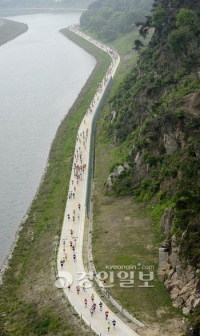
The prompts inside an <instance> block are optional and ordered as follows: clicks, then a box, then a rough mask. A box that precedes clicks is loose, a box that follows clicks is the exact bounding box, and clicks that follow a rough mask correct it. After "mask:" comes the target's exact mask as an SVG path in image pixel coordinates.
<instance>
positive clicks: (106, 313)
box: [105, 310, 109, 320]
mask: <svg viewBox="0 0 200 336" xmlns="http://www.w3.org/2000/svg"><path fill="white" fill-rule="evenodd" d="M108 314H109V312H108V311H107V310H106V311H105V318H106V320H107V319H108Z"/></svg>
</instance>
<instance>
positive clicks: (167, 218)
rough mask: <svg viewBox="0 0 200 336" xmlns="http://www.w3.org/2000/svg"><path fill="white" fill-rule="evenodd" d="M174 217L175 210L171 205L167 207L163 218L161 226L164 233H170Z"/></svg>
mask: <svg viewBox="0 0 200 336" xmlns="http://www.w3.org/2000/svg"><path fill="white" fill-rule="evenodd" d="M173 219H174V211H173V209H172V208H171V207H169V208H166V209H165V212H164V215H163V217H162V219H161V224H160V228H161V230H162V231H163V232H164V234H166V235H167V234H168V233H170V232H171V227H172V223H173Z"/></svg>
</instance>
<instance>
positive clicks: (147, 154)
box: [106, 0, 200, 332]
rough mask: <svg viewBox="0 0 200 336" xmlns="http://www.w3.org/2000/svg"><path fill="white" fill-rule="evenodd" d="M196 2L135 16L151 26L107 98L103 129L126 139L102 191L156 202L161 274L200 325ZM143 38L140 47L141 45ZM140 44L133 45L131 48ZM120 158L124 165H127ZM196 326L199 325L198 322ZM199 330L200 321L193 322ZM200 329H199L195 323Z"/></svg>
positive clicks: (199, 11) (160, 4)
mask: <svg viewBox="0 0 200 336" xmlns="http://www.w3.org/2000/svg"><path fill="white" fill-rule="evenodd" d="M199 27H200V4H199V2H198V1H193V0H187V1H186V0H179V1H170V0H155V1H154V4H153V10H152V15H151V16H148V17H147V18H146V22H140V23H138V29H139V31H140V34H141V35H142V36H143V37H145V36H146V35H147V34H148V32H149V30H150V29H152V28H154V30H155V32H154V34H153V37H152V39H151V41H150V43H149V45H148V47H147V48H142V44H140V43H138V42H137V43H136V41H135V50H136V49H137V50H138V51H139V49H141V51H140V55H139V58H138V62H137V66H136V67H135V68H133V69H132V70H131V72H130V73H129V74H128V75H127V76H126V78H125V80H124V81H123V82H122V83H121V84H120V87H119V89H118V91H117V92H116V93H115V95H114V96H113V97H112V99H110V102H109V109H110V110H109V112H108V114H107V119H106V122H107V124H108V126H107V129H106V134H107V135H106V136H107V137H109V138H111V139H112V143H113V145H115V146H120V145H122V144H123V146H127V157H126V161H122V160H121V162H120V163H119V162H118V163H117V164H116V166H117V167H114V170H113V171H112V172H111V175H110V177H109V180H108V181H107V184H106V186H107V188H106V191H107V192H108V193H114V194H115V195H117V196H118V195H119V196H121V195H132V196H133V198H134V199H135V200H137V201H143V202H148V201H151V202H153V203H154V211H155V208H156V209H157V212H159V214H160V216H159V220H158V221H157V225H159V226H160V230H161V231H163V233H164V235H165V241H164V242H163V243H161V246H160V265H159V271H158V276H159V278H160V280H161V281H163V282H164V283H165V285H166V288H167V290H168V291H169V292H170V295H171V298H172V300H173V305H174V306H176V307H180V308H181V309H182V310H183V312H184V314H190V313H192V314H194V316H197V317H196V320H195V323H196V325H200V321H199V310H200V291H199V290H200V277H199V276H200V274H199V272H200V271H199V269H200V216H199V212H200V192H199V190H200V132H199V128H200V77H199V76H200V28H199ZM138 46H140V48H138ZM136 47H137V48H136ZM124 162H126V164H127V165H128V167H129V169H126V168H125V167H124ZM198 328H200V327H198ZM198 330H199V329H198ZM198 332H200V331H198Z"/></svg>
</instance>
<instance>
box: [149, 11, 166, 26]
mask: <svg viewBox="0 0 200 336" xmlns="http://www.w3.org/2000/svg"><path fill="white" fill-rule="evenodd" d="M166 19H167V12H166V11H165V10H164V8H162V7H157V8H156V9H155V11H154V13H153V16H152V25H153V27H155V28H157V29H159V28H161V27H162V26H163V24H164V23H165V20H166Z"/></svg>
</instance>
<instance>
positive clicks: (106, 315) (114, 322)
mask: <svg viewBox="0 0 200 336" xmlns="http://www.w3.org/2000/svg"><path fill="white" fill-rule="evenodd" d="M91 300H92V306H91V308H90V315H91V317H92V316H93V314H94V313H95V311H96V303H95V302H94V294H92V296H91ZM84 304H85V308H87V299H86V298H85V299H84ZM99 308H100V311H102V310H103V303H102V302H101V301H100V302H99ZM108 315H109V311H108V310H106V311H105V319H106V320H108ZM112 325H113V328H114V329H115V328H116V320H115V319H113V320H112ZM107 328H108V332H109V331H110V322H109V321H108V325H107Z"/></svg>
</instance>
